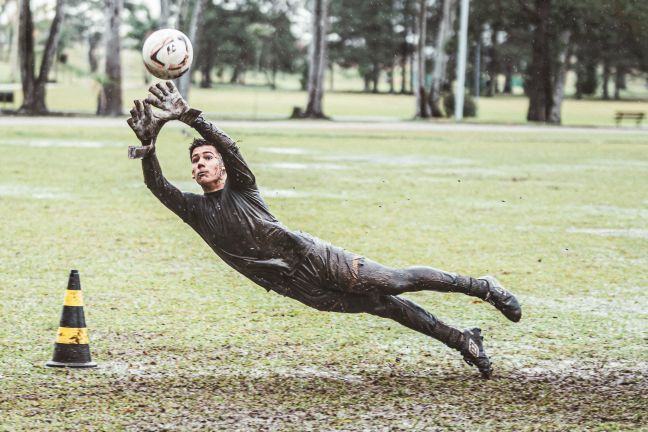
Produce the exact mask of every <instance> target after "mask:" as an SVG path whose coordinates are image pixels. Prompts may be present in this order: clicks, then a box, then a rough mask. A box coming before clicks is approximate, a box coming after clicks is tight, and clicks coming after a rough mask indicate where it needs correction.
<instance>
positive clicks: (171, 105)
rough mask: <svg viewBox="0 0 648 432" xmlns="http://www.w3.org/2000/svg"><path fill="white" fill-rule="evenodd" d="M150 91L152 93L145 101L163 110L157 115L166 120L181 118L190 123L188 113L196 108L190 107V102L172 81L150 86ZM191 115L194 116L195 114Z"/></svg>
mask: <svg viewBox="0 0 648 432" xmlns="http://www.w3.org/2000/svg"><path fill="white" fill-rule="evenodd" d="M149 92H150V93H151V94H150V95H148V97H147V98H146V100H145V101H144V102H146V103H148V104H151V105H153V106H154V107H156V108H158V109H160V110H161V111H160V112H159V113H156V114H155V115H157V116H158V117H159V118H161V119H163V120H164V121H169V120H180V121H183V122H185V123H188V120H189V119H188V118H187V114H188V113H189V112H190V111H195V110H192V109H191V108H189V104H188V103H187V101H185V100H184V99H183V98H182V95H181V94H180V93H179V92H178V89H176V86H175V85H173V82H172V81H166V82H163V83H157V84H155V85H152V86H151V87H149ZM190 117H192V118H193V117H194V116H193V115H192V116H190Z"/></svg>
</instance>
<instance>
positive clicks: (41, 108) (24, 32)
mask: <svg viewBox="0 0 648 432" xmlns="http://www.w3.org/2000/svg"><path fill="white" fill-rule="evenodd" d="M62 22H63V0H57V2H56V9H55V14H54V20H53V21H52V24H51V25H50V31H49V35H48V37H47V42H46V43H45V50H44V51H43V57H42V60H41V66H40V70H39V73H38V77H35V76H34V70H35V60H36V58H35V55H34V36H33V33H34V22H33V19H32V13H31V8H30V2H29V0H21V2H20V14H19V28H20V30H19V33H18V47H19V48H18V49H19V56H20V76H21V79H22V89H23V103H22V106H21V107H20V108H19V109H18V111H19V112H21V113H25V114H45V113H47V107H46V105H45V95H46V86H47V77H48V75H49V71H50V69H51V68H52V63H53V61H54V54H55V53H56V49H57V47H58V41H59V35H60V31H61V24H62Z"/></svg>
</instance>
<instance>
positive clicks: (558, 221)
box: [0, 120, 648, 431]
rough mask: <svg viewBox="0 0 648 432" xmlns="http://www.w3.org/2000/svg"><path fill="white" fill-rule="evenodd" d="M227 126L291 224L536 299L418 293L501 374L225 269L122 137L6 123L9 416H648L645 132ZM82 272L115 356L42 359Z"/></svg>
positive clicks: (471, 422) (401, 419)
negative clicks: (513, 309)
mask: <svg viewBox="0 0 648 432" xmlns="http://www.w3.org/2000/svg"><path fill="white" fill-rule="evenodd" d="M62 123H64V120H62ZM229 132H230V133H231V134H232V135H233V136H235V137H237V138H238V139H239V140H240V145H241V147H242V149H243V154H244V156H245V157H246V158H247V160H248V162H249V163H250V165H251V167H252V168H253V170H254V171H255V173H256V175H257V179H258V183H259V185H260V186H261V187H262V190H263V193H264V195H265V197H266V199H267V202H268V203H269V205H270V207H271V208H272V210H273V211H274V213H275V215H276V216H277V217H278V218H279V219H280V220H282V221H283V222H284V223H285V224H286V225H288V226H289V227H291V228H293V229H300V230H304V231H307V232H310V233H311V234H313V235H316V236H318V237H321V238H324V239H327V240H329V241H331V242H333V243H335V244H338V245H340V246H344V247H345V248H347V249H349V250H352V251H355V252H357V253H361V254H364V255H366V256H368V257H370V258H372V259H375V260H378V261H381V262H383V263H385V264H389V265H392V266H408V265H413V264H426V265H432V266H435V267H438V268H443V269H446V270H449V271H456V272H459V273H464V274H470V275H474V276H479V275H482V274H485V273H490V274H494V275H496V276H497V277H498V278H500V279H501V280H502V281H503V282H504V283H505V285H506V286H507V287H509V288H511V289H512V290H513V291H514V292H516V293H518V294H519V296H520V298H521V301H522V302H523V307H524V317H523V320H522V322H521V323H519V324H511V323H510V322H508V321H506V320H505V319H504V318H503V317H502V316H501V315H499V314H498V313H497V312H496V311H495V310H494V309H493V308H492V307H491V306H489V305H488V304H485V303H479V302H474V301H473V299H471V298H468V297H465V296H461V295H443V294H438V293H417V294H412V295H408V297H409V298H412V299H414V300H415V301H417V302H419V303H420V304H422V305H424V306H425V307H427V308H428V309H429V310H431V311H432V312H433V313H435V314H436V315H437V316H439V317H440V318H441V319H443V320H445V321H447V322H449V323H452V324H455V325H457V326H460V327H467V326H479V327H481V328H482V330H483V332H484V334H485V338H486V339H485V343H486V347H487V349H488V350H489V354H490V355H491V357H492V359H493V361H494V366H495V377H494V379H493V380H491V381H482V380H480V379H477V373H476V370H475V369H473V368H470V367H468V366H466V365H465V364H463V362H462V361H461V358H460V356H459V355H457V353H455V352H451V351H450V350H449V349H447V348H445V347H444V346H443V345H441V344H439V343H438V342H436V341H433V340H431V339H428V338H426V337H424V336H422V335H419V334H417V333H414V332H412V331H410V330H407V329H405V328H402V327H399V326H398V325H396V324H395V323H392V322H389V321H386V320H381V319H379V318H375V317H370V316H365V315H343V314H325V313H320V312H317V311H314V310H310V309H307V308H306V307H304V306H302V305H300V304H299V303H297V302H295V301H292V300H289V299H285V298H282V297H280V296H278V295H276V294H273V293H266V291H265V290H263V289H261V288H259V287H257V286H255V285H253V284H252V283H251V282H249V281H247V280H246V279H244V278H243V277H241V276H239V275H238V274H236V273H235V272H234V271H232V270H230V269H229V268H227V267H226V266H225V265H224V264H223V263H222V262H221V261H220V260H219V259H218V258H217V257H216V256H215V255H214V254H213V253H212V252H211V251H210V250H209V249H208V247H207V246H206V245H205V244H203V242H202V241H201V240H200V239H199V237H198V236H197V235H196V234H194V233H193V232H192V231H191V230H190V229H189V228H188V227H187V226H186V225H184V224H183V223H182V222H181V221H180V220H179V219H177V218H176V217H174V216H173V215H172V214H171V213H170V212H169V211H167V210H166V209H165V208H164V207H163V206H162V205H161V204H160V203H159V202H158V201H157V200H156V199H155V198H154V197H152V196H151V195H150V193H149V192H148V190H147V189H146V188H145V186H144V185H143V183H142V179H141V172H140V168H139V163H138V162H136V161H129V160H127V159H126V152H125V147H126V146H127V145H128V144H132V142H133V139H132V137H131V133H130V131H129V130H127V128H126V127H123V128H119V129H117V128H97V127H88V128H69V127H61V128H60V129H57V130H51V129H48V128H44V127H39V126H34V127H31V128H18V127H7V128H4V129H3V132H2V136H1V137H0V160H1V161H2V164H0V202H1V203H2V205H1V206H0V218H1V219H2V221H3V223H2V224H1V225H0V235H1V238H2V239H3V243H2V245H3V247H2V248H0V287H1V288H2V296H3V300H2V302H1V303H0V312H1V316H2V321H1V322H0V430H6V431H13V430H25V431H33V430H101V431H104V430H105V431H112V430H133V431H141V430H180V429H182V430H390V431H391V430H404V431H410V430H426V431H429V430H493V431H503V430H510V431H520V430H547V431H549V430H551V431H556V430H565V431H567V430H569V431H571V430H599V431H609V430H648V415H647V414H646V410H645V407H646V405H647V404H648V396H646V395H647V394H648V312H647V311H648V297H646V290H647V289H648V254H647V251H648V225H647V223H646V222H647V221H648V139H647V138H646V135H645V134H639V133H637V134H627V133H626V134H612V133H596V134H594V133H591V134H579V133H545V134H537V133H536V134H529V133H521V132H514V131H503V132H501V133H498V132H493V133H484V132H479V133H477V132H467V131H463V132H462V131H456V132H445V133H426V134H423V133H414V132H398V133H395V132H394V133H389V132H378V131H370V132H367V131H353V130H349V131H338V132H330V131H326V132H325V131H321V130H317V129H312V130H300V131H290V130H288V131H278V130H277V131H272V130H270V131H262V130H256V129H255V130H232V131H229ZM187 141H188V138H187V137H186V136H184V135H182V134H181V130H180V129H169V130H167V131H165V132H164V133H163V136H162V138H161V141H160V144H159V154H160V159H161V161H162V165H163V168H164V169H165V173H166V175H167V177H168V178H169V179H170V180H171V181H173V182H174V183H176V184H177V185H179V186H180V187H181V188H183V189H185V190H187V189H193V190H195V187H194V186H192V184H191V183H190V181H189V180H190V176H189V172H188V171H189V165H188V161H187V154H186V150H185V148H186V143H187ZM73 268H75V269H78V270H79V271H80V274H81V283H82V286H83V289H84V296H85V299H86V308H85V311H86V319H87V322H88V327H89V331H90V339H91V349H92V353H93V359H94V360H95V361H97V362H98V363H99V368H97V369H94V370H76V371H73V370H49V369H45V368H44V367H43V364H44V362H46V361H47V360H49V359H50V358H51V355H52V349H53V348H52V341H53V338H54V335H55V333H56V330H57V327H58V320H59V313H60V309H61V303H62V298H63V294H64V291H65V287H66V282H67V275H68V272H69V270H70V269H73Z"/></svg>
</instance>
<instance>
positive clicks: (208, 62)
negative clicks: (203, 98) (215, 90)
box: [200, 54, 214, 88]
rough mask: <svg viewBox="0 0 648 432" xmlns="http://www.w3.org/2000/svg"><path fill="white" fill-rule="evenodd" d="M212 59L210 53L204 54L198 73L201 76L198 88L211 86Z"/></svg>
mask: <svg viewBox="0 0 648 432" xmlns="http://www.w3.org/2000/svg"><path fill="white" fill-rule="evenodd" d="M213 63H214V59H213V57H212V56H211V55H209V54H206V55H205V56H204V57H203V62H202V64H201V65H200V74H201V76H202V79H201V80H200V88H211V86H212V79H211V71H212V68H213V67H214V64H213Z"/></svg>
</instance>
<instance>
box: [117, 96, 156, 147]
mask: <svg viewBox="0 0 648 432" xmlns="http://www.w3.org/2000/svg"><path fill="white" fill-rule="evenodd" d="M134 103H135V107H134V108H133V109H132V110H130V115H131V117H130V118H129V119H128V120H126V122H127V123H128V126H130V128H131V129H133V132H135V135H136V136H137V138H138V139H139V140H140V142H141V143H142V145H145V146H148V145H154V144H155V139H156V138H157V136H158V133H159V132H160V129H162V126H163V125H164V123H166V120H165V119H163V118H161V117H160V116H158V115H157V114H154V113H153V110H152V109H151V105H149V104H148V103H147V102H146V101H144V102H142V101H140V100H135V101H134Z"/></svg>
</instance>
